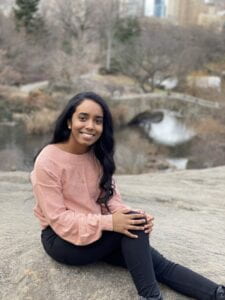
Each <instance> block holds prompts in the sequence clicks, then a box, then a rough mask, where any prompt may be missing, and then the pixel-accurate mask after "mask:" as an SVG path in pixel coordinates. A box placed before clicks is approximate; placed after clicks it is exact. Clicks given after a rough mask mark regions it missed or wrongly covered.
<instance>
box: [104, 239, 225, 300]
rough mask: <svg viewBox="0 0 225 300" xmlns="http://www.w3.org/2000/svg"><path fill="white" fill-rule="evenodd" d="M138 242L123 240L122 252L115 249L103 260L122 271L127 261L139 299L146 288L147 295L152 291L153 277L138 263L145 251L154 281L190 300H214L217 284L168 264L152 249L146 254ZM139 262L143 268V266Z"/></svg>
mask: <svg viewBox="0 0 225 300" xmlns="http://www.w3.org/2000/svg"><path fill="white" fill-rule="evenodd" d="M140 236H142V237H143V235H142V234H141V235H139V238H140ZM146 236H147V237H148V235H145V237H146ZM139 238H138V239H136V240H133V239H130V238H126V237H123V239H122V243H123V244H125V245H126V246H125V248H124V249H122V248H118V249H116V250H115V251H113V252H112V253H111V254H110V255H108V256H106V257H104V259H103V260H104V261H106V262H107V263H110V264H112V265H117V266H121V267H125V268H126V267H127V263H129V261H130V263H129V265H130V268H133V271H132V273H133V274H132V277H133V280H134V282H136V284H137V285H140V289H139V288H138V286H137V285H136V287H137V290H138V291H139V295H142V296H144V297H146V298H147V295H149V294H148V293H145V291H144V290H145V288H146V289H148V286H150V288H149V291H151V284H152V283H153V282H154V275H152V271H151V270H150V271H149V266H148V263H147V260H145V259H143V260H139V258H140V257H142V258H146V255H145V251H150V257H151V259H150V261H151V260H152V263H153V268H154V272H155V277H156V280H157V281H159V282H161V283H163V284H166V285H168V286H169V287H170V288H172V289H174V290H176V291H177V292H179V293H181V294H183V295H186V296H189V297H192V298H194V299H198V300H214V299H216V298H215V292H216V289H217V288H218V285H217V284H216V283H214V282H212V281H211V280H209V279H207V278H205V277H203V276H201V275H199V274H197V273H195V272H193V271H191V270H190V269H188V268H185V267H183V266H181V265H179V264H175V263H173V262H171V261H169V260H168V259H166V258H165V257H164V256H163V255H161V254H160V253H159V252H158V251H157V250H155V249H154V248H153V247H151V246H150V247H149V250H146V249H148V247H146V246H145V247H143V244H142V242H140V239H139ZM147 240H148V238H147ZM135 241H136V242H135ZM135 244H136V245H137V247H134V246H133V245H135ZM144 244H145V243H144ZM126 248H128V249H129V252H126ZM126 257H128V259H126ZM133 257H134V260H133ZM147 257H149V256H147ZM128 260H129V261H128ZM142 261H143V264H144V267H143V266H142ZM133 266H134V267H133ZM139 268H140V269H141V270H142V271H141V272H142V273H141V274H139V271H138V270H139ZM149 281H150V283H149ZM142 289H143V293H142ZM221 299H222V298H221Z"/></svg>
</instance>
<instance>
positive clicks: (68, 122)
mask: <svg viewBox="0 0 225 300" xmlns="http://www.w3.org/2000/svg"><path fill="white" fill-rule="evenodd" d="M67 126H68V129H71V121H70V120H69V121H67Z"/></svg>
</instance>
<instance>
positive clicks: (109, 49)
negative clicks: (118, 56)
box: [106, 31, 112, 71]
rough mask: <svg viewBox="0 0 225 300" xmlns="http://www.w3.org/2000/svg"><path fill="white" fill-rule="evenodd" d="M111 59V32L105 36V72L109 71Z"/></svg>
mask: <svg viewBox="0 0 225 300" xmlns="http://www.w3.org/2000/svg"><path fill="white" fill-rule="evenodd" d="M111 58H112V33H111V31H110V32H109V33H108V34H107V50H106V70H107V71H110V69H111Z"/></svg>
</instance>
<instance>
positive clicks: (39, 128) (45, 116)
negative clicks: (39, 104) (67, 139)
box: [14, 108, 59, 134]
mask: <svg viewBox="0 0 225 300" xmlns="http://www.w3.org/2000/svg"><path fill="white" fill-rule="evenodd" d="M58 114H59V112H58V111H54V110H50V109H47V108H43V109H42V110H40V111H34V112H32V113H30V114H29V115H27V114H14V119H15V120H17V121H22V122H23V124H24V125H25V128H26V131H27V133H28V134H43V133H47V132H49V131H51V130H52V125H53V123H54V121H55V120H56V118H57V116H58Z"/></svg>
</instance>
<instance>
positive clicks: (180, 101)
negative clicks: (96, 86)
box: [110, 92, 225, 123]
mask: <svg viewBox="0 0 225 300" xmlns="http://www.w3.org/2000/svg"><path fill="white" fill-rule="evenodd" d="M110 104H111V105H112V109H115V112H117V113H118V114H120V115H121V119H123V120H121V123H127V122H129V121H130V120H131V119H132V118H133V117H135V116H136V115H138V114H140V113H141V112H144V111H146V110H157V109H168V110H172V111H174V112H177V113H178V115H179V116H181V117H184V118H189V117H193V118H195V117H197V116H200V115H202V114H207V113H209V112H210V111H212V110H219V109H222V108H225V106H224V105H222V104H221V103H219V102H216V101H209V100H204V99H201V98H197V97H193V96H190V95H187V94H181V93H171V92H168V93H150V94H135V95H127V96H118V97H116V96H114V97H113V98H111V102H110ZM128 108H129V109H128ZM118 118H119V116H118Z"/></svg>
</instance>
